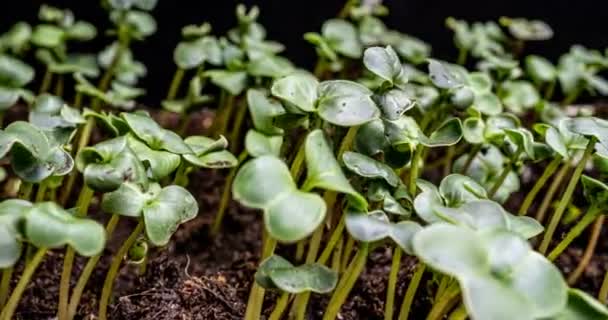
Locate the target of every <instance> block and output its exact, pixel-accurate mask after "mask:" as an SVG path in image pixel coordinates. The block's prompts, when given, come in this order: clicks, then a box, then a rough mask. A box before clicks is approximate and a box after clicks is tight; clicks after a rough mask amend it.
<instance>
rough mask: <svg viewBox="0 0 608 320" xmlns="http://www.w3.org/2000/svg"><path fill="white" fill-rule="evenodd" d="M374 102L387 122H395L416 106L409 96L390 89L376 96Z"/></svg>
mask: <svg viewBox="0 0 608 320" xmlns="http://www.w3.org/2000/svg"><path fill="white" fill-rule="evenodd" d="M374 100H375V101H376V103H377V104H378V106H379V107H380V109H381V110H382V115H383V116H384V117H386V118H387V119H389V120H397V119H398V118H400V117H401V116H402V115H403V114H404V113H405V112H407V111H408V110H410V109H412V108H413V107H414V106H415V105H416V104H415V102H414V101H413V100H412V99H411V98H410V96H409V94H408V93H407V92H406V91H404V90H400V89H391V90H389V91H386V92H384V93H382V94H380V95H376V96H374Z"/></svg>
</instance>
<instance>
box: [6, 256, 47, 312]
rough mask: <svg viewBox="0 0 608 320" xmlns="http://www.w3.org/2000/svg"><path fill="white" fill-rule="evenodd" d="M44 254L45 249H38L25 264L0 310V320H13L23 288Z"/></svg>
mask: <svg viewBox="0 0 608 320" xmlns="http://www.w3.org/2000/svg"><path fill="white" fill-rule="evenodd" d="M46 252H47V249H46V248H39V249H38V251H36V254H35V255H34V256H33V257H32V260H31V261H30V263H28V264H27V266H26V267H25V269H24V270H23V274H22V275H21V278H20V279H19V282H17V285H16V286H15V289H14V290H13V293H12V294H11V297H10V299H9V300H8V302H7V303H6V305H5V306H4V308H3V309H2V313H1V314H0V319H2V320H11V319H13V314H14V313H15V310H17V305H19V300H21V296H22V295H23V292H24V291H25V288H27V284H28V283H29V282H30V280H31V279H32V275H34V272H36V269H37V268H38V266H39V265H40V263H41V262H42V259H43V258H44V256H45V255H46Z"/></svg>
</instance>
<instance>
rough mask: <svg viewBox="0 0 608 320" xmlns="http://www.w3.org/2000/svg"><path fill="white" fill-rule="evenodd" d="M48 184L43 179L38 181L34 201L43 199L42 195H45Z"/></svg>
mask: <svg viewBox="0 0 608 320" xmlns="http://www.w3.org/2000/svg"><path fill="white" fill-rule="evenodd" d="M47 186H48V184H47V183H46V182H45V181H42V182H40V184H39V185H38V190H37V191H36V196H35V197H34V201H35V202H42V201H44V196H45V195H46V189H47Z"/></svg>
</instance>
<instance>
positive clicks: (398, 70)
mask: <svg viewBox="0 0 608 320" xmlns="http://www.w3.org/2000/svg"><path fill="white" fill-rule="evenodd" d="M363 64H364V65H365V67H366V68H367V69H368V70H369V71H371V72H372V73H374V74H375V75H376V76H378V77H380V78H382V79H384V80H385V81H388V82H389V83H390V84H391V85H393V84H394V85H401V84H404V83H405V82H407V76H406V75H405V72H404V70H403V67H401V61H400V60H399V56H397V53H396V52H395V50H393V48H392V47H391V46H387V47H386V48H382V47H371V48H367V49H365V52H364V53H363Z"/></svg>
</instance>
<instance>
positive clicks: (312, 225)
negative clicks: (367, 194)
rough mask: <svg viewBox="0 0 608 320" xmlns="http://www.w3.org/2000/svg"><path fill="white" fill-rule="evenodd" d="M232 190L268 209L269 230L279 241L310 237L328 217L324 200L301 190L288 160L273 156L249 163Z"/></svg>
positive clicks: (243, 200) (244, 200)
mask: <svg viewBox="0 0 608 320" xmlns="http://www.w3.org/2000/svg"><path fill="white" fill-rule="evenodd" d="M254 181H255V183H253V182H254ZM232 191H233V194H234V198H235V199H236V200H238V201H239V202H241V203H242V204H243V205H245V206H248V207H252V208H258V209H262V210H264V223H265V226H266V229H267V230H268V232H269V233H270V235H271V236H272V237H273V238H275V239H277V240H279V241H283V242H294V241H298V240H301V239H303V238H305V237H307V236H308V235H310V234H311V233H312V232H313V231H314V230H315V229H316V228H317V227H318V226H319V225H320V224H321V223H322V222H323V219H324V217H325V213H326V206H325V202H324V201H323V199H322V198H321V197H319V196H318V195H317V194H314V193H307V192H302V191H299V190H298V189H297V188H296V185H295V183H294V182H293V180H292V178H291V175H290V174H289V169H288V168H287V166H286V165H285V163H283V162H282V161H281V160H279V159H277V158H276V157H273V156H268V155H265V156H262V157H258V158H254V159H253V160H250V161H249V162H247V163H245V165H243V166H242V167H241V169H240V170H239V172H238V173H237V175H236V177H235V179H234V183H233V186H232Z"/></svg>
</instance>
